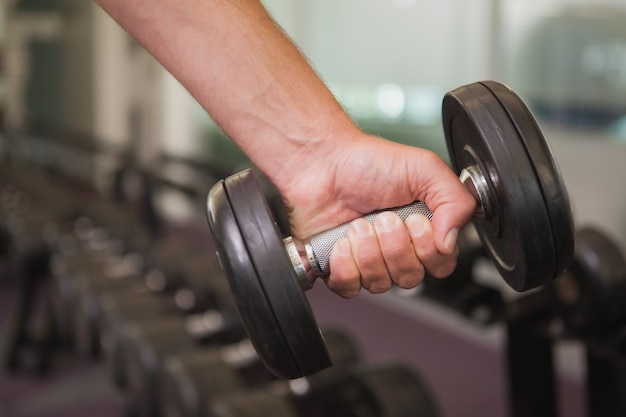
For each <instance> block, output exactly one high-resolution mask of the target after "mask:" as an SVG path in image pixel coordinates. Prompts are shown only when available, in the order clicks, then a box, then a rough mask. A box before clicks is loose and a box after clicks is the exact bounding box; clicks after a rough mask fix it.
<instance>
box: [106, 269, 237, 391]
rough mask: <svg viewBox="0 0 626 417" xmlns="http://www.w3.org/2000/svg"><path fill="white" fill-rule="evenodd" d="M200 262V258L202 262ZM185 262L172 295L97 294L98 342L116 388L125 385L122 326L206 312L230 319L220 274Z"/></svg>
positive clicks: (229, 304)
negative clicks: (210, 311) (224, 315)
mask: <svg viewBox="0 0 626 417" xmlns="http://www.w3.org/2000/svg"><path fill="white" fill-rule="evenodd" d="M203 259H204V258H203ZM199 261H200V260H197V259H195V260H189V261H188V262H184V263H183V268H182V269H181V281H180V282H181V283H183V284H181V286H180V288H179V289H178V290H177V291H175V292H174V293H173V294H169V295H167V296H166V295H164V294H159V293H154V292H152V291H144V292H142V293H139V294H138V293H129V292H119V291H116V292H106V293H103V294H100V296H99V302H100V306H101V313H102V314H101V316H100V318H99V325H100V329H99V335H100V342H101V345H102V348H103V351H104V353H105V355H104V356H105V361H106V362H107V363H108V364H109V366H110V368H111V370H112V373H113V378H114V381H115V382H116V384H117V385H118V386H120V387H123V386H124V384H125V381H124V375H125V373H124V372H123V371H124V368H125V367H126V365H125V363H126V360H125V357H124V353H125V349H124V348H123V345H124V341H123V339H124V337H125V336H124V325H125V324H126V323H128V322H133V321H140V322H141V321H145V320H152V319H154V318H155V317H165V316H169V317H171V316H176V315H178V316H182V315H192V314H201V313H203V312H205V311H207V310H215V311H222V312H225V314H226V315H229V314H230V315H231V316H232V315H234V314H235V313H234V312H235V310H236V308H235V306H234V300H233V299H232V294H231V293H230V292H229V291H228V288H227V283H226V279H225V278H224V277H223V275H222V273H221V271H220V270H219V269H216V268H211V267H209V266H208V265H207V263H206V262H205V261H204V260H201V261H202V262H199ZM187 283H188V284H187Z"/></svg>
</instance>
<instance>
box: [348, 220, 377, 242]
mask: <svg viewBox="0 0 626 417" xmlns="http://www.w3.org/2000/svg"><path fill="white" fill-rule="evenodd" d="M371 227H372V225H371V224H370V222H368V221H367V220H365V219H357V220H355V221H353V222H352V223H350V229H351V230H352V233H354V236H356V237H357V238H359V239H365V238H367V237H369V236H370V235H371V234H372V229H371Z"/></svg>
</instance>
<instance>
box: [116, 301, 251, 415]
mask: <svg viewBox="0 0 626 417" xmlns="http://www.w3.org/2000/svg"><path fill="white" fill-rule="evenodd" d="M124 336H125V337H124V338H123V340H122V349H124V352H123V354H122V355H123V357H124V359H125V365H126V366H125V375H124V376H123V378H124V381H125V382H126V385H125V387H124V391H125V394H126V397H127V399H128V400H129V407H130V408H131V409H130V411H131V412H134V413H137V414H138V415H139V416H140V417H144V416H145V417H147V416H156V415H158V405H157V404H158V395H159V391H158V385H157V384H158V378H159V377H160V375H161V372H162V367H163V361H164V360H165V359H166V358H167V357H169V356H171V355H173V354H179V355H182V354H187V353H190V352H192V351H193V350H194V349H196V348H198V347H199V346H209V345H218V346H219V345H225V344H233V343H237V342H239V341H241V340H243V339H244V338H245V331H244V329H243V327H242V326H241V322H240V321H239V320H238V317H237V315H236V313H235V312H233V313H231V314H229V313H228V312H226V313H221V312H218V311H215V310H213V311H207V312H205V313H202V314H194V315H190V316H186V317H159V318H153V319H152V320H136V321H132V322H128V323H126V324H125V325H124Z"/></svg>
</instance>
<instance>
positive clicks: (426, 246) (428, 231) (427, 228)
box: [405, 214, 458, 278]
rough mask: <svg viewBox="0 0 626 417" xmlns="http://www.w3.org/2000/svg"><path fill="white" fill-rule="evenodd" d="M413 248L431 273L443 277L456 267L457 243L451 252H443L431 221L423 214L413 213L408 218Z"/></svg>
mask: <svg viewBox="0 0 626 417" xmlns="http://www.w3.org/2000/svg"><path fill="white" fill-rule="evenodd" d="M405 224H406V227H407V229H408V230H409V235H410V237H411V242H412V244H413V248H414V250H415V253H416V255H417V257H418V258H419V260H420V262H421V263H422V264H423V265H424V268H425V269H426V272H428V273H429V274H430V275H432V276H434V277H437V278H443V277H447V276H448V275H450V274H451V273H452V272H453V271H454V268H455V267H456V257H457V254H458V249H456V237H455V245H454V247H453V249H452V252H451V253H441V252H440V251H439V250H438V249H437V247H436V244H435V240H434V233H433V228H432V224H431V222H430V221H429V220H428V219H427V218H426V217H425V216H422V215H421V214H413V215H411V216H409V217H408V218H407V219H406V222H405Z"/></svg>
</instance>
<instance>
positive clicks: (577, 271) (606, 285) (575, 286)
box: [550, 227, 626, 335]
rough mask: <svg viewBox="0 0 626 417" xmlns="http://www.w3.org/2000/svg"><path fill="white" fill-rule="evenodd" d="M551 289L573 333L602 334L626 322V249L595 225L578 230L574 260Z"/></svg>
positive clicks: (556, 306) (555, 306)
mask: <svg viewBox="0 0 626 417" xmlns="http://www.w3.org/2000/svg"><path fill="white" fill-rule="evenodd" d="M550 289H551V290H552V293H553V295H554V297H553V300H554V308H555V313H556V315H557V317H559V318H560V319H561V321H562V323H563V324H564V326H565V329H566V330H567V331H568V332H569V333H572V334H573V335H581V334H588V333H601V332H606V331H610V330H612V329H613V330H614V329H616V328H617V327H620V326H623V325H625V324H626V259H625V256H624V250H623V248H621V247H620V246H619V245H618V244H617V242H615V240H614V239H613V238H612V237H611V236H609V235H608V234H607V233H606V232H604V231H603V230H601V229H599V228H595V227H584V228H580V229H579V230H577V231H576V245H575V250H574V259H573V261H572V264H571V266H570V267H569V268H568V270H567V271H566V272H565V274H563V276H561V277H560V278H558V279H557V280H555V281H554V282H553V283H552V284H551V285H550Z"/></svg>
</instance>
